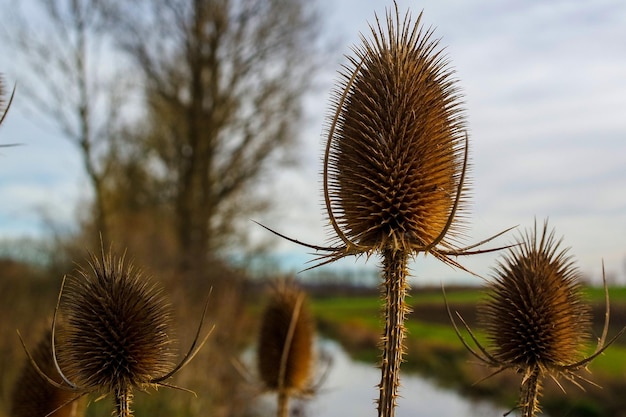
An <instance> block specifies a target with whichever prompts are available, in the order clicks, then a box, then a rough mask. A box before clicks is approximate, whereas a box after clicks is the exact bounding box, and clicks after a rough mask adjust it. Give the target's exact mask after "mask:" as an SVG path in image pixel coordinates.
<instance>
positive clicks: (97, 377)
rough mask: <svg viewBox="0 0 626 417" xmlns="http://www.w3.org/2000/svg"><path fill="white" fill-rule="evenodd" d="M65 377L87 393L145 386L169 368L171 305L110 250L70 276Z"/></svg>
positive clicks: (65, 301) (61, 350)
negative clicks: (87, 266)
mask: <svg viewBox="0 0 626 417" xmlns="http://www.w3.org/2000/svg"><path fill="white" fill-rule="evenodd" d="M61 312H62V314H63V318H64V319H65V326H64V331H63V332H62V338H63V345H62V347H58V348H57V355H58V357H59V362H60V363H61V368H62V371H63V373H64V374H65V376H66V377H67V379H68V380H69V381H71V382H72V383H74V384H75V385H76V386H78V387H80V388H81V389H82V390H84V391H86V392H93V391H101V392H106V393H111V392H122V391H127V390H130V389H131V388H132V387H139V388H145V387H147V386H149V385H150V384H151V381H152V380H155V379H156V378H158V377H161V376H162V375H165V374H167V373H168V372H169V371H170V370H171V369H172V368H173V364H172V362H173V359H174V351H173V346H172V339H170V335H171V329H170V327H171V312H170V306H169V305H168V303H167V302H166V301H165V299H164V297H163V295H162V293H161V290H159V289H157V287H155V286H154V285H153V284H151V283H150V282H149V281H148V279H147V277H146V276H144V275H143V274H142V273H141V272H140V271H138V270H137V269H135V268H134V267H133V266H132V265H131V264H129V263H127V262H125V259H124V257H121V258H119V259H116V258H115V257H114V256H113V254H112V253H111V252H109V253H108V254H106V255H105V254H104V253H103V254H102V259H99V258H98V257H96V256H92V257H91V261H90V263H89V268H81V269H79V270H78V273H77V274H76V275H74V276H70V277H68V280H67V283H66V288H65V291H64V293H63V298H62V300H61Z"/></svg>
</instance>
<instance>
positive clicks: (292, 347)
mask: <svg viewBox="0 0 626 417" xmlns="http://www.w3.org/2000/svg"><path fill="white" fill-rule="evenodd" d="M313 337H314V324H313V317H312V316H311V313H310V311H309V306H308V301H307V297H306V294H305V292H304V291H302V290H301V289H299V288H298V287H297V286H296V285H295V284H294V283H293V282H280V283H279V284H278V286H277V287H276V288H275V289H274V291H273V293H272V295H271V297H270V300H269V302H268V304H267V306H266V308H265V310H264V312H263V318H262V321H261V330H260V333H259V343H258V349H257V366H258V372H259V376H260V377H261V380H262V382H263V384H264V385H265V388H266V389H268V390H270V391H274V392H276V393H277V398H278V407H277V416H278V417H286V416H288V415H289V412H288V410H289V408H288V406H289V399H290V398H291V397H294V396H302V395H304V394H306V393H307V392H308V391H309V390H310V387H311V378H312V373H313V363H314V358H313Z"/></svg>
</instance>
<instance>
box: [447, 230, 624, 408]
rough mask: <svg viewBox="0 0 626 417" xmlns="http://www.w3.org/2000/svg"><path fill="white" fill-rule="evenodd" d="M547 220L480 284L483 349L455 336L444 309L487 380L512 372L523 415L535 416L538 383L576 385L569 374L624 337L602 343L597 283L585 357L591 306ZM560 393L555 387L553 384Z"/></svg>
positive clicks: (577, 377)
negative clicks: (592, 342)
mask: <svg viewBox="0 0 626 417" xmlns="http://www.w3.org/2000/svg"><path fill="white" fill-rule="evenodd" d="M561 242H562V239H559V240H557V239H556V238H555V234H554V230H552V231H550V230H549V228H548V223H547V221H546V222H545V223H544V225H543V230H542V231H541V232H538V230H537V224H535V226H534V228H533V229H531V230H529V231H527V232H526V233H525V234H523V235H521V236H520V238H519V239H518V240H517V244H516V245H514V246H512V247H511V248H509V249H508V252H507V253H506V254H505V255H503V257H502V259H501V260H500V261H499V262H498V263H497V265H496V267H495V268H494V269H493V274H492V277H491V278H492V279H491V281H490V282H489V283H488V284H487V287H486V294H487V296H488V297H487V299H486V301H485V302H484V304H483V305H481V307H480V308H479V311H478V318H479V323H480V324H481V325H482V327H483V328H484V331H485V333H486V337H487V341H488V345H487V347H483V346H482V345H481V344H480V343H479V342H478V340H477V338H476V337H475V336H474V334H473V333H472V331H471V329H470V328H469V327H468V326H467V324H466V323H465V321H463V318H462V317H461V316H460V315H458V313H457V317H458V318H459V319H460V320H461V321H462V323H463V325H464V326H465V329H466V330H467V332H468V333H469V334H470V336H471V338H472V340H473V342H474V344H475V345H476V346H477V347H478V350H474V348H472V347H470V346H469V344H468V343H467V342H466V341H465V339H464V338H463V336H462V335H461V333H460V331H459V329H458V327H457V325H456V323H455V320H454V318H453V317H452V314H451V313H450V310H449V308H448V313H449V314H450V319H451V321H452V323H453V325H454V327H455V330H456V332H457V335H458V336H459V338H460V340H461V342H462V343H463V344H464V346H465V347H466V348H467V349H468V350H469V352H470V353H471V354H473V355H474V356H475V357H476V358H478V359H479V360H480V361H482V362H483V363H485V364H487V365H488V366H490V367H492V368H493V369H495V371H494V372H493V373H492V374H491V375H490V376H492V375H495V374H497V373H500V372H502V371H504V370H506V369H512V370H514V371H516V372H518V373H520V374H521V375H522V383H521V388H520V400H519V403H518V406H517V407H516V408H520V409H521V410H522V416H523V417H531V416H534V415H536V414H537V413H538V412H539V398H540V394H541V387H542V383H543V382H542V381H543V379H544V378H545V377H548V376H549V377H551V378H552V379H553V380H554V381H555V382H556V383H557V384H558V385H559V386H561V385H560V382H559V378H560V377H563V378H565V379H567V380H569V381H570V382H572V383H574V384H575V385H578V386H579V387H581V385H580V382H579V381H586V382H589V383H591V381H588V380H587V379H585V378H584V377H583V376H582V375H580V374H579V373H578V372H577V371H579V370H580V369H582V368H584V367H586V365H588V364H589V363H590V362H591V361H592V360H593V359H594V358H595V357H597V356H598V355H599V354H601V353H602V352H603V351H604V350H605V349H606V348H607V347H608V346H609V345H611V344H612V343H613V342H614V341H615V340H616V339H617V338H618V337H619V336H621V334H622V333H623V332H624V329H622V330H621V331H620V332H619V333H618V334H617V335H616V336H614V337H613V338H612V339H611V340H610V341H609V342H608V343H605V341H606V337H607V333H608V325H609V321H608V318H609V297H608V290H607V287H606V280H605V282H604V284H605V301H606V313H605V317H606V320H605V324H604V330H603V332H602V335H601V337H600V338H599V340H598V344H597V347H596V350H595V352H594V353H593V354H591V355H590V356H587V357H585V350H586V342H588V341H589V337H590V330H591V329H590V327H591V309H590V306H589V305H588V304H586V303H585V300H584V296H583V293H582V287H581V285H582V284H581V275H580V272H579V270H578V268H577V267H576V265H575V263H574V260H573V258H572V257H571V256H570V255H569V253H568V251H569V250H568V248H565V249H563V248H562V247H561ZM561 388H562V387H561ZM581 388H582V387H581Z"/></svg>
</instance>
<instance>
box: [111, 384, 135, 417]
mask: <svg viewBox="0 0 626 417" xmlns="http://www.w3.org/2000/svg"><path fill="white" fill-rule="evenodd" d="M132 399H133V394H132V391H131V388H130V387H117V388H115V416H116V417H133V412H132V411H131V409H130V403H131V402H132Z"/></svg>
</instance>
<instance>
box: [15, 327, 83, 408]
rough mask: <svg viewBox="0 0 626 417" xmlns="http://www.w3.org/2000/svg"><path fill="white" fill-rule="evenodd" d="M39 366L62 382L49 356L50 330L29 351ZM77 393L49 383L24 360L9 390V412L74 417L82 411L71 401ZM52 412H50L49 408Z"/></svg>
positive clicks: (50, 352)
mask: <svg viewBox="0 0 626 417" xmlns="http://www.w3.org/2000/svg"><path fill="white" fill-rule="evenodd" d="M32 358H33V360H34V361H35V362H36V363H37V365H38V366H39V368H40V370H41V371H42V372H44V373H45V374H46V375H47V376H49V377H50V378H52V379H53V380H55V381H57V382H58V383H61V377H60V376H59V375H58V373H57V370H56V368H55V366H54V361H53V359H52V342H51V332H50V330H48V331H46V332H44V334H43V335H42V338H41V339H40V341H39V343H38V344H37V347H36V348H35V350H34V351H33V354H32ZM75 397H76V394H74V393H72V392H70V391H67V390H63V389H59V388H57V387H54V386H52V385H51V384H49V383H48V381H46V380H45V379H44V378H43V377H42V376H41V375H39V373H38V372H37V371H36V369H35V368H34V367H33V366H32V364H31V363H30V361H26V362H25V363H24V365H23V367H22V370H21V372H20V374H19V376H18V379H17V380H16V381H15V385H14V386H13V392H12V394H11V413H10V415H11V416H13V417H44V416H48V415H49V416H50V417H75V416H78V415H81V414H82V413H80V412H79V411H82V407H81V404H79V403H77V402H76V401H72V399H74V398H75ZM54 410H57V411H55V412H54V413H53V414H49V413H51V412H52V411H54Z"/></svg>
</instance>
